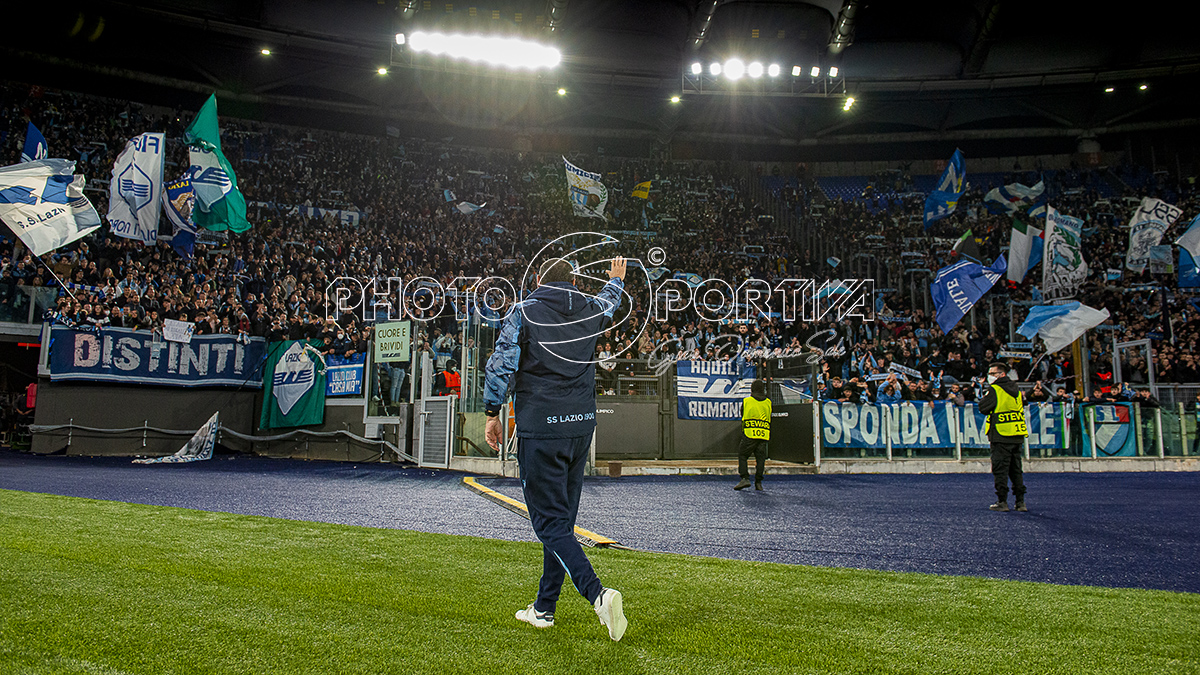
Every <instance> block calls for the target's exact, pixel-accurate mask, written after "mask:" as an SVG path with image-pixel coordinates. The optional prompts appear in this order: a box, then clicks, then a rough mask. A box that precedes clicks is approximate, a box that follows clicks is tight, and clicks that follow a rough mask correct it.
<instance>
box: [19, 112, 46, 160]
mask: <svg viewBox="0 0 1200 675" xmlns="http://www.w3.org/2000/svg"><path fill="white" fill-rule="evenodd" d="M49 156H50V146H49V145H47V144H46V137H45V136H43V135H42V132H40V131H38V128H37V127H35V126H33V122H30V123H29V126H28V127H26V128H25V149H24V150H22V151H21V161H22V162H32V161H34V160H36V159H46V158H47V157H49Z"/></svg>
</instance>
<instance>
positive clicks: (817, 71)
mask: <svg viewBox="0 0 1200 675" xmlns="http://www.w3.org/2000/svg"><path fill="white" fill-rule="evenodd" d="M808 74H809V75H811V76H813V77H820V76H821V66H813V67H812V70H810V71H808Z"/></svg>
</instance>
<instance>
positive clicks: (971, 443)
mask: <svg viewBox="0 0 1200 675" xmlns="http://www.w3.org/2000/svg"><path fill="white" fill-rule="evenodd" d="M986 417H987V416H986V415H984V414H982V413H980V412H979V411H977V410H976V409H975V405H974V404H967V405H966V406H964V407H962V408H956V407H955V406H953V405H951V404H949V403H946V402H945V401H932V402H913V401H905V402H904V403H891V404H880V403H864V404H858V403H841V402H838V401H825V402H823V403H822V404H821V444H822V446H823V447H827V448H885V447H887V442H888V437H889V436H890V437H891V441H892V448H893V449H894V448H953V447H954V445H955V442H956V441H957V439H958V438H959V437H960V436H961V438H962V447H964V448H986V447H988V439H987V434H986V433H985V432H984V428H985V427H984V422H985V420H986ZM1025 419H1026V421H1027V422H1028V428H1029V447H1030V448H1066V447H1067V443H1068V440H1069V439H1068V436H1067V424H1066V409H1065V407H1064V406H1063V404H1061V403H1030V404H1027V405H1026V406H1025Z"/></svg>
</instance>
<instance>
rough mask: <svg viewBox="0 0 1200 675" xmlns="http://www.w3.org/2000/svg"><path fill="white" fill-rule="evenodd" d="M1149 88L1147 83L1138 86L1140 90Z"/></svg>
mask: <svg viewBox="0 0 1200 675" xmlns="http://www.w3.org/2000/svg"><path fill="white" fill-rule="evenodd" d="M1149 88H1150V87H1149V86H1148V85H1145V84H1143V85H1142V86H1140V87H1138V89H1140V90H1142V91H1146V90H1147V89H1149Z"/></svg>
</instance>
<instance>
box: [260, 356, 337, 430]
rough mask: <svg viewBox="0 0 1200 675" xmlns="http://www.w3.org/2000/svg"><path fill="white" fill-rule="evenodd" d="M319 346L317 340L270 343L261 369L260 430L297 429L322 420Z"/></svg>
mask: <svg viewBox="0 0 1200 675" xmlns="http://www.w3.org/2000/svg"><path fill="white" fill-rule="evenodd" d="M320 345H321V343H320V342H317V341H316V340H311V341H305V340H289V341H286V342H273V343H271V346H270V349H269V350H268V352H267V362H266V366H265V367H264V369H263V407H262V416H261V417H260V419H259V427H261V428H263V429H278V428H281V427H299V426H306V425H309V424H321V423H322V422H323V421H324V420H325V389H326V384H325V368H324V363H323V362H322V361H321V360H320V352H318V351H317V350H316V347H319V346H320ZM318 366H320V367H318Z"/></svg>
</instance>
